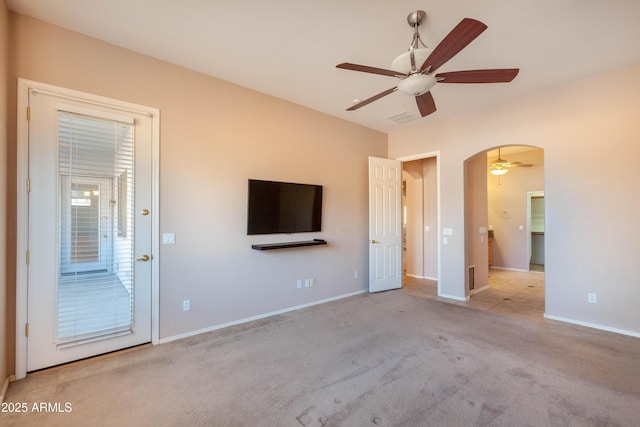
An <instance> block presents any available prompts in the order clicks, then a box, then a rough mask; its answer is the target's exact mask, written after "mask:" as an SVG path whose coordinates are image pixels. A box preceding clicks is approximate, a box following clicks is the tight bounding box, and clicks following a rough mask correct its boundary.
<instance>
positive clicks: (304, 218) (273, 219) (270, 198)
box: [247, 179, 322, 234]
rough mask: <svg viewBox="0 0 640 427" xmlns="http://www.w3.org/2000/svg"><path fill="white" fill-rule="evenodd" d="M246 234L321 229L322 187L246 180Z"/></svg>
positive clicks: (303, 231) (301, 231) (300, 231)
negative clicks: (247, 192) (247, 181)
mask: <svg viewBox="0 0 640 427" xmlns="http://www.w3.org/2000/svg"><path fill="white" fill-rule="evenodd" d="M248 205H249V206H248V212H247V234H276V233H305V232H312V231H321V229H322V186H321V185H311V184H296V183H292V182H277V181H261V180H257V179H250V180H249V203H248Z"/></svg>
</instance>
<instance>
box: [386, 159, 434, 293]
mask: <svg viewBox="0 0 640 427" xmlns="http://www.w3.org/2000/svg"><path fill="white" fill-rule="evenodd" d="M429 158H435V159H436V179H437V181H438V182H436V205H437V206H436V239H437V261H436V266H437V269H438V273H437V280H438V296H445V295H442V277H441V274H442V235H441V232H440V230H441V227H442V221H441V212H442V206H441V202H440V194H441V192H440V188H441V185H442V184H441V179H440V150H436V151H429V152H427V153H420V154H414V155H411V156H405V157H396V160H400V161H401V162H402V163H403V164H404V163H405V162H410V161H413V160H424V159H429Z"/></svg>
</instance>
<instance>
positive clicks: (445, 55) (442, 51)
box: [420, 18, 487, 72]
mask: <svg viewBox="0 0 640 427" xmlns="http://www.w3.org/2000/svg"><path fill="white" fill-rule="evenodd" d="M486 29H487V26H486V25H485V24H483V23H482V22H480V21H476V20H475V19H471V18H464V19H463V20H462V21H460V23H459V24H458V25H456V26H455V27H454V29H453V30H451V32H450V33H449V34H447V36H446V37H445V38H444V39H443V40H442V41H441V42H440V44H439V45H438V46H436V48H435V49H433V52H431V55H429V57H428V58H427V59H426V61H424V64H422V67H420V70H421V71H424V70H426V69H427V68H429V67H431V69H430V70H429V72H433V71H435V70H437V69H438V68H440V67H441V66H442V65H443V64H444V63H446V62H447V61H448V60H450V59H451V58H453V57H454V56H455V55H456V54H457V53H458V52H460V51H461V50H462V49H464V48H465V47H466V46H467V45H468V44H469V43H471V42H472V41H473V40H475V38H476V37H478V36H479V35H480V34H482V32H483V31H484V30H486Z"/></svg>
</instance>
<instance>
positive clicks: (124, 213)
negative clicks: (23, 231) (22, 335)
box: [57, 111, 134, 346]
mask: <svg viewBox="0 0 640 427" xmlns="http://www.w3.org/2000/svg"><path fill="white" fill-rule="evenodd" d="M132 123H133V121H131V122H130V123H122V122H120V121H115V120H109V119H105V118H100V117H88V116H84V115H82V114H77V113H72V112H68V111H59V112H58V153H59V157H58V158H59V160H58V175H59V179H58V181H59V188H60V190H59V195H58V199H59V207H60V208H59V212H58V224H59V227H58V245H59V254H60V257H59V275H58V310H57V313H58V315H57V340H58V344H59V345H62V346H68V345H73V344H74V343H80V342H86V341H87V340H95V339H100V338H101V337H109V336H112V335H113V334H118V335H119V334H122V333H124V332H126V331H130V330H131V329H132V328H133V319H134V313H133V307H134V293H133V283H134V269H133V237H134V229H133V217H132V212H133V202H134V200H133V194H134V192H133V188H134V187H133V185H134V174H133V170H134V169H133V166H134V156H133V153H134V151H133V148H134V128H133V126H132ZM125 228H126V230H125Z"/></svg>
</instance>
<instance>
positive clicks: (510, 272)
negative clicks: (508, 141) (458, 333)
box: [464, 146, 544, 319]
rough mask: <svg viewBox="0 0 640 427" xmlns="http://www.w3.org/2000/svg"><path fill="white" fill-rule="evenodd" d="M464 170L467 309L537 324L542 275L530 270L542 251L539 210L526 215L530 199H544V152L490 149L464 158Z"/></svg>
mask: <svg viewBox="0 0 640 427" xmlns="http://www.w3.org/2000/svg"><path fill="white" fill-rule="evenodd" d="M498 150H499V151H498ZM497 169H500V170H497ZM464 170H465V196H464V197H465V199H464V200H465V266H466V272H465V278H466V285H467V286H466V295H467V297H468V303H467V305H469V306H471V307H476V308H483V309H487V310H492V311H497V312H501V313H503V314H512V315H515V316H518V317H527V318H540V319H541V318H542V317H543V315H544V272H543V271H542V272H541V271H536V272H532V271H531V267H530V265H531V259H532V256H533V255H534V254H537V255H539V252H540V246H541V249H542V252H543V251H544V243H540V241H542V242H543V241H544V207H542V212H540V210H539V207H538V206H539V205H538V204H537V203H536V208H537V209H538V210H537V211H536V214H535V215H532V210H531V209H532V207H531V200H532V195H536V196H541V195H543V194H544V193H543V191H544V152H543V150H542V149H540V148H537V147H531V146H503V147H495V148H493V149H490V150H486V151H482V152H480V153H477V154H475V155H474V156H472V157H470V158H468V159H467V160H466V161H465V165H464ZM492 170H494V172H497V173H491V171H492ZM542 206H543V205H542ZM540 214H541V215H542V218H540ZM532 233H535V234H532ZM532 243H534V244H536V245H537V248H536V251H537V252H536V251H533V250H532V246H531V245H532ZM538 262H539V258H538ZM543 264H544V261H542V265H543ZM537 270H543V267H542V268H538V269H537Z"/></svg>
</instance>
